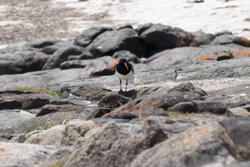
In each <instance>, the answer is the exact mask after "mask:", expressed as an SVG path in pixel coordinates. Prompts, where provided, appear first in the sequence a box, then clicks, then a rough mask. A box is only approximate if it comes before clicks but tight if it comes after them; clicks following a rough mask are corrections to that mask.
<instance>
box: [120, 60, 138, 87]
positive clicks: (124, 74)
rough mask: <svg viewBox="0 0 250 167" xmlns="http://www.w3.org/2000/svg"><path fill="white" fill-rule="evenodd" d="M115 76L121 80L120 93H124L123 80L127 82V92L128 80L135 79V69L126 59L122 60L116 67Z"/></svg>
mask: <svg viewBox="0 0 250 167" xmlns="http://www.w3.org/2000/svg"><path fill="white" fill-rule="evenodd" d="M115 76H116V77H118V78H119V80H120V91H121V92H122V91H123V90H122V80H125V81H126V88H125V91H126V92H127V87H128V80H132V79H133V78H134V67H133V65H132V64H130V63H129V62H128V61H127V60H126V59H123V58H122V59H120V60H119V62H118V64H117V65H116V67H115Z"/></svg>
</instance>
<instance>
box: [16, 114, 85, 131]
mask: <svg viewBox="0 0 250 167" xmlns="http://www.w3.org/2000/svg"><path fill="white" fill-rule="evenodd" d="M86 113H87V111H86V112H84V111H83V112H54V113H51V114H47V115H43V116H39V117H34V118H32V119H28V120H26V121H23V122H22V123H21V125H20V127H21V132H23V133H24V134H28V133H31V132H33V131H37V130H39V131H40V130H47V129H49V128H51V127H53V126H56V125H61V124H65V123H67V122H69V121H71V120H73V119H82V120H85V119H86V118H87V116H86Z"/></svg>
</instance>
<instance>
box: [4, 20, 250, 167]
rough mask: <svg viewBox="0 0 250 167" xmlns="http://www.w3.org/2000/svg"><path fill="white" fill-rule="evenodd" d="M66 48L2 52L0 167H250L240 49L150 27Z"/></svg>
mask: <svg viewBox="0 0 250 167" xmlns="http://www.w3.org/2000/svg"><path fill="white" fill-rule="evenodd" d="M98 17H99V16H98ZM100 17H102V16H100ZM71 39H75V40H74V41H73V40H72V41H62V40H57V39H50V38H44V39H37V40H33V41H30V42H25V43H17V44H12V45H10V46H8V47H6V48H4V49H1V50H0V59H1V60H3V61H2V63H1V62H0V80H1V82H0V91H1V92H0V141H1V142H2V143H0V166H5V167H6V166H8V167H14V166H20V167H27V166H32V167H38V166H39V167H54V166H55V167H57V166H64V167H71V166H73V167H78V166H79V167H82V166H91V167H100V166H102V167H111V166H112V167H116V166H117V167H137V166H149V167H152V166H153V167H161V166H164V167H165V166H166V167H167V166H169V167H173V166H176V167H215V166H216V167H248V166H249V162H250V152H249V150H250V143H249V141H250V136H249V134H250V132H249V129H250V124H249V122H250V120H249V119H250V117H249V115H250V112H249V111H250V93H249V92H250V87H249V82H250V75H249V74H250V68H249V64H250V58H249V56H250V49H249V46H250V42H249V40H248V39H246V38H244V37H238V36H236V35H233V33H231V32H222V33H218V34H208V33H203V32H194V33H189V32H186V31H184V30H182V29H180V28H177V27H170V26H167V25H160V24H151V23H150V24H144V25H141V26H139V27H137V28H136V29H134V28H133V26H132V25H128V24H124V26H121V27H119V28H106V27H94V28H90V29H88V30H86V31H83V32H82V33H81V34H80V35H79V36H77V37H76V38H74V37H73V38H71ZM120 58H126V59H128V60H129V61H130V62H131V63H132V64H133V66H134V69H135V76H134V80H132V81H130V82H129V84H128V91H126V92H121V91H119V79H118V78H116V77H115V76H113V74H114V72H115V71H114V70H115V66H116V63H117V60H118V59H120ZM18 87H19V88H18ZM20 87H22V90H19V89H20ZM36 88H42V89H36ZM43 89H46V90H43ZM30 90H34V91H30ZM35 90H36V91H35ZM3 142H5V143H3ZM30 143H32V144H30ZM48 145H50V146H48ZM23 153H25V154H23Z"/></svg>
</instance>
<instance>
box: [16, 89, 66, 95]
mask: <svg viewBox="0 0 250 167" xmlns="http://www.w3.org/2000/svg"><path fill="white" fill-rule="evenodd" d="M16 90H23V91H31V92H38V93H44V94H48V95H51V96H55V97H61V95H60V94H59V93H57V92H53V91H49V90H46V89H40V88H32V87H17V88H16Z"/></svg>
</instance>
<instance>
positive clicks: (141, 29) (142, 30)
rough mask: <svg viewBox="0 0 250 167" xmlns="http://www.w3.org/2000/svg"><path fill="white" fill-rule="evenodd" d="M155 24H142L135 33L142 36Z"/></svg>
mask: <svg viewBox="0 0 250 167" xmlns="http://www.w3.org/2000/svg"><path fill="white" fill-rule="evenodd" d="M152 25H153V24H152V23H146V24H142V25H139V26H138V27H137V28H136V29H135V31H136V32H137V33H138V34H139V35H141V33H143V32H144V31H146V30H147V29H149V28H150V27H151V26H152Z"/></svg>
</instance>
